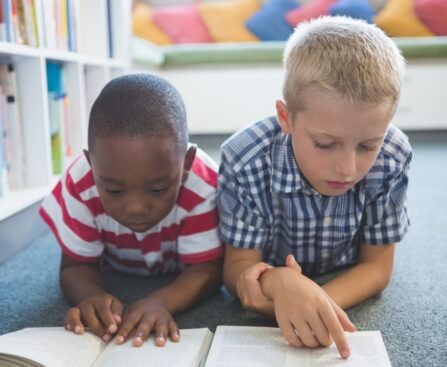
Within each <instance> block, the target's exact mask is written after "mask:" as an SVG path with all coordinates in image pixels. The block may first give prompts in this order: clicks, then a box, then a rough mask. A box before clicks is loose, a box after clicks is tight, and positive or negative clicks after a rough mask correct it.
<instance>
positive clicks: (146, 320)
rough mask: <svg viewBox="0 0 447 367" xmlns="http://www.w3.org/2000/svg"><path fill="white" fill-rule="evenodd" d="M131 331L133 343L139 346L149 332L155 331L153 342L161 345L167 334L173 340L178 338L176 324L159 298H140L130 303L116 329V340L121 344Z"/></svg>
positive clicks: (164, 341) (176, 340) (163, 343)
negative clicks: (119, 325) (120, 323)
mask: <svg viewBox="0 0 447 367" xmlns="http://www.w3.org/2000/svg"><path fill="white" fill-rule="evenodd" d="M132 331H135V332H134V333H133V344H134V345H135V346H136V347H139V346H141V345H142V344H143V342H144V341H145V340H146V339H147V338H148V336H149V334H150V333H151V332H154V333H155V343H156V345H157V346H159V347H162V346H164V345H165V343H166V338H167V337H168V336H169V337H170V338H171V340H172V341H173V342H178V341H179V340H180V333H179V329H178V327H177V324H176V323H175V321H174V318H173V317H172V315H171V313H170V312H169V311H168V310H167V309H166V307H165V306H164V304H163V303H162V302H161V301H160V300H155V299H151V298H144V299H141V300H139V301H137V302H135V303H134V304H132V305H131V306H130V307H129V308H128V309H127V310H126V311H125V314H124V319H123V323H122V325H121V327H120V329H119V330H118V333H117V337H116V342H117V343H118V344H122V343H124V342H125V341H126V339H127V338H128V336H129V335H130V334H131V333H132Z"/></svg>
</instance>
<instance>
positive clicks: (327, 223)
mask: <svg viewBox="0 0 447 367" xmlns="http://www.w3.org/2000/svg"><path fill="white" fill-rule="evenodd" d="M331 223H332V217H324V219H323V224H325V225H329V224H331Z"/></svg>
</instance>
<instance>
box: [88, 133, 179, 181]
mask: <svg viewBox="0 0 447 367" xmlns="http://www.w3.org/2000/svg"><path fill="white" fill-rule="evenodd" d="M90 158H91V163H92V168H93V171H94V173H95V174H97V175H105V176H107V177H112V178H117V177H118V178H119V179H122V180H125V179H136V178H138V179H141V180H146V181H148V180H154V179H156V178H158V177H164V176H166V177H171V176H173V175H176V174H177V173H178V171H179V170H180V169H181V166H182V163H183V158H184V157H182V154H181V152H180V150H179V149H178V147H177V144H176V140H175V139H174V138H172V137H163V136H137V137H128V136H118V135H117V136H110V137H100V138H97V139H96V140H95V148H94V150H93V151H92V152H90Z"/></svg>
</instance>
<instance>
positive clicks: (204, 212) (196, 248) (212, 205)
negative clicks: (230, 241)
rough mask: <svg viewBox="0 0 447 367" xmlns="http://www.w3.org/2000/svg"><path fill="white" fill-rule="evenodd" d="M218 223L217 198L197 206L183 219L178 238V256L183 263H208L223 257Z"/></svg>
mask: <svg viewBox="0 0 447 367" xmlns="http://www.w3.org/2000/svg"><path fill="white" fill-rule="evenodd" d="M218 221H219V220H218V215H217V208H216V200H215V197H214V198H213V199H212V200H208V201H205V202H203V203H201V204H200V205H197V206H196V207H195V208H194V209H193V210H192V211H191V212H190V214H189V215H188V216H187V217H186V218H185V219H183V221H182V223H181V228H180V233H179V237H178V254H179V260H180V261H181V262H182V263H184V264H194V263H201V262H207V261H211V260H214V259H217V258H219V257H222V256H223V254H224V247H223V245H222V243H221V241H220V239H219V235H218Z"/></svg>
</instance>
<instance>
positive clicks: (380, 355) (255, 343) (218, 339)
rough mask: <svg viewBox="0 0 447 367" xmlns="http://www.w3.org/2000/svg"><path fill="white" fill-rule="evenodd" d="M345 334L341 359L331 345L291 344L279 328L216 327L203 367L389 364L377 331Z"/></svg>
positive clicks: (385, 366)
mask: <svg viewBox="0 0 447 367" xmlns="http://www.w3.org/2000/svg"><path fill="white" fill-rule="evenodd" d="M346 336H347V338H348V342H349V344H350V346H351V356H350V357H349V359H348V360H343V359H342V358H341V357H340V355H339V354H338V351H337V348H336V347H335V344H332V345H331V346H330V347H328V348H323V347H322V348H317V349H308V348H294V347H291V346H289V345H288V344H287V341H286V340H285V339H284V337H283V336H282V334H281V331H280V330H279V328H269V327H247V326H219V327H217V330H216V333H215V335H214V339H213V342H212V345H211V349H210V351H209V354H208V359H207V362H206V365H205V367H252V366H253V367H254V366H256V367H263V366H266V367H267V366H290V367H292V366H294V367H296V366H300V367H301V366H302V367H318V366H330V367H336V366H344V367H348V366H349V367H355V366H358V367H370V366H371V367H372V366H374V367H391V363H390V361H389V358H388V354H387V352H386V349H385V345H384V344H383V340H382V337H381V334H380V331H372V332H366V331H363V332H362V331H358V332H356V333H352V334H351V333H346Z"/></svg>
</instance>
